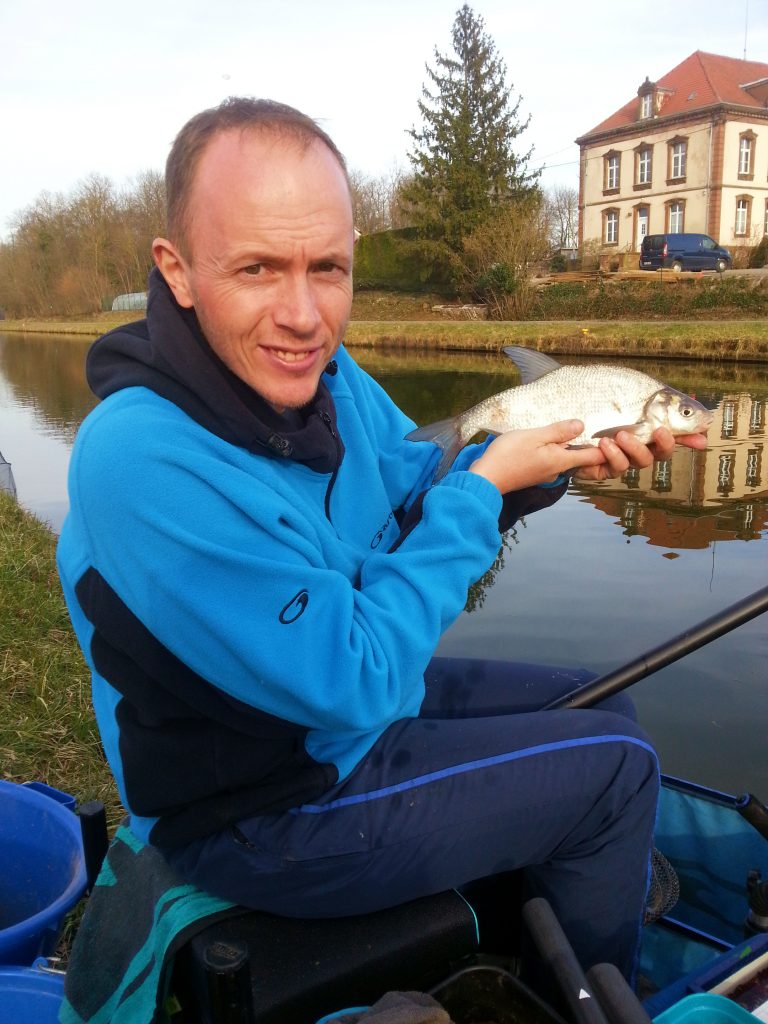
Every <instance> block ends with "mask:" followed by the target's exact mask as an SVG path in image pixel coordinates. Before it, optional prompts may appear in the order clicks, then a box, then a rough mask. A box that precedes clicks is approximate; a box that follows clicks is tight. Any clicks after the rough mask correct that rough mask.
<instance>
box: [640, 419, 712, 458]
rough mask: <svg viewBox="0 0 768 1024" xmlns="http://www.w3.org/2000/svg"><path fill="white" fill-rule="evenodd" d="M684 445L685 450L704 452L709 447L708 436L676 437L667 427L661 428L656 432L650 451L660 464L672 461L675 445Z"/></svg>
mask: <svg viewBox="0 0 768 1024" xmlns="http://www.w3.org/2000/svg"><path fill="white" fill-rule="evenodd" d="M678 444H679V445H682V446H683V447H684V448H693V449H695V450H696V451H702V452H703V451H704V449H705V448H706V447H707V435H706V434H680V435H675V434H673V433H672V431H671V430H669V429H668V428H667V427H659V428H658V430H655V431H654V433H653V437H652V438H651V442H650V449H651V451H652V452H653V454H654V457H655V458H656V459H657V460H658V461H659V462H664V461H665V460H666V459H671V458H672V455H673V453H674V450H675V445H678Z"/></svg>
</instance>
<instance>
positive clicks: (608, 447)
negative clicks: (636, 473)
mask: <svg viewBox="0 0 768 1024" xmlns="http://www.w3.org/2000/svg"><path fill="white" fill-rule="evenodd" d="M675 444H680V445H684V446H685V447H687V448H695V449H698V450H699V451H702V450H703V449H704V448H706V447H707V438H706V436H705V435H704V434H686V435H684V436H682V437H675V436H674V435H673V434H672V432H671V431H670V430H667V428H666V427H659V428H658V429H657V430H655V431H654V433H653V437H652V438H651V440H650V442H649V443H648V444H644V443H643V442H642V441H638V439H637V438H636V437H635V436H634V434H630V433H629V431H627V430H620V431H619V432H618V434H617V435H616V437H614V438H611V437H602V438H600V444H599V448H600V451H601V452H602V454H603V456H604V458H605V462H603V463H601V464H600V465H599V466H584V467H583V468H581V469H578V470H576V472H575V473H574V474H573V477H574V479H576V480H610V479H611V478H613V477H618V476H621V475H622V474H623V473H626V471H627V470H628V469H630V468H634V469H645V468H647V467H648V466H652V465H653V463H654V462H664V461H665V459H670V458H671V457H672V452H673V451H674V450H675Z"/></svg>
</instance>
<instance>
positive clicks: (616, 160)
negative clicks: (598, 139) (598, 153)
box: [604, 153, 621, 192]
mask: <svg viewBox="0 0 768 1024" xmlns="http://www.w3.org/2000/svg"><path fill="white" fill-rule="evenodd" d="M620 168H621V156H620V154H619V153H607V154H606V156H605V185H604V189H605V191H606V192H618V190H619V180H620V179H619V172H620Z"/></svg>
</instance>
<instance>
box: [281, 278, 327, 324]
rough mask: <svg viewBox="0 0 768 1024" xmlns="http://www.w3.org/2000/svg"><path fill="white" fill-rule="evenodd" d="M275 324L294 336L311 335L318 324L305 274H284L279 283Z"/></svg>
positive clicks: (312, 293)
mask: <svg viewBox="0 0 768 1024" xmlns="http://www.w3.org/2000/svg"><path fill="white" fill-rule="evenodd" d="M274 317H275V323H276V324H277V325H278V326H279V327H284V328H286V329H287V330H290V331H292V332H293V333H294V334H301V335H307V334H311V333H312V332H313V331H314V330H315V328H316V327H317V325H318V324H319V322H320V313H319V310H318V308H317V299H316V297H315V292H314V288H313V287H312V281H311V280H310V278H309V277H308V276H307V275H305V274H286V275H285V277H284V278H283V279H282V281H281V282H280V286H279V290H278V295H277V298H276V302H275V309H274Z"/></svg>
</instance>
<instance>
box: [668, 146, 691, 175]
mask: <svg viewBox="0 0 768 1024" xmlns="http://www.w3.org/2000/svg"><path fill="white" fill-rule="evenodd" d="M687 156H688V143H687V142H686V140H685V139H673V140H672V142H671V143H670V144H669V176H670V178H672V179H680V178H685V171H686V162H687Z"/></svg>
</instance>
